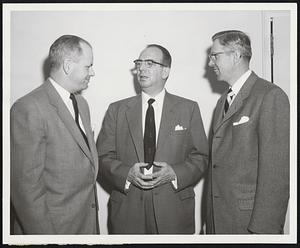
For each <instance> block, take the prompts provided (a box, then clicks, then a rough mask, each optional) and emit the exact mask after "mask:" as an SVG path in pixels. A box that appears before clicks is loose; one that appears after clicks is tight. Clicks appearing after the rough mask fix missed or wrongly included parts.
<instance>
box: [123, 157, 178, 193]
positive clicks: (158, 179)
mask: <svg viewBox="0 0 300 248" xmlns="http://www.w3.org/2000/svg"><path fill="white" fill-rule="evenodd" d="M146 166H147V163H135V164H134V165H133V166H132V167H131V169H130V170H129V173H128V178H127V179H128V181H130V182H131V183H133V184H134V185H136V186H137V187H139V188H142V189H152V188H155V187H157V186H159V185H162V184H165V183H168V182H170V181H172V180H174V179H175V178H176V174H175V172H174V170H173V168H172V166H170V165H169V164H167V163H165V162H154V166H156V167H159V168H160V169H159V170H158V171H156V172H154V173H152V174H148V175H144V174H143V173H142V172H141V169H143V168H144V167H146Z"/></svg>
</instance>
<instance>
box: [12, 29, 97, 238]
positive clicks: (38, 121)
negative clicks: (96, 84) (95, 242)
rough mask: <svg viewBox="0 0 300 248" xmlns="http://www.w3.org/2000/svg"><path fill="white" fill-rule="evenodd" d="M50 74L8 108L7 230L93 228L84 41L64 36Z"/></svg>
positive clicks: (93, 169) (88, 65)
mask: <svg viewBox="0 0 300 248" xmlns="http://www.w3.org/2000/svg"><path fill="white" fill-rule="evenodd" d="M49 62H50V66H51V71H50V77H49V78H48V79H47V80H46V82H45V83H44V84H42V85H41V86H40V87H38V88H36V89H35V90H33V91H32V92H30V93H29V94H27V95H25V96H24V97H22V98H20V99H19V100H18V101H16V102H15V103H14V105H13V106H12V108H11V126H10V128H11V201H12V205H13V208H14V209H15V214H16V219H15V222H14V232H13V234H97V233H99V227H98V219H97V218H98V202H97V193H96V177H97V172H98V157H97V150H96V146H95V142H94V139H93V134H92V130H91V125H90V113H89V107H88V104H87V102H86V100H85V99H84V98H83V97H81V96H80V95H79V92H80V91H82V90H84V89H86V88H87V87H88V83H89V80H90V77H92V76H94V71H93V69H92V65H93V53H92V47H91V45H90V44H89V43H88V42H87V41H85V40H83V39H82V38H80V37H77V36H73V35H64V36H61V37H60V38H58V39H57V40H56V41H55V42H54V43H53V44H52V46H51V48H50V52H49Z"/></svg>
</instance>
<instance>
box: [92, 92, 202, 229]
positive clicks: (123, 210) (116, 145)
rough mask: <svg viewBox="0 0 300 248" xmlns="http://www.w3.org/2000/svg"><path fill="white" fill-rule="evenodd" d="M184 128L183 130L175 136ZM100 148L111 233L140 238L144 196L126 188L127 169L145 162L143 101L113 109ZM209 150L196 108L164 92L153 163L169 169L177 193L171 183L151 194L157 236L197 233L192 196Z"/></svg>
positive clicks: (118, 104) (134, 100) (116, 105)
mask: <svg viewBox="0 0 300 248" xmlns="http://www.w3.org/2000/svg"><path fill="white" fill-rule="evenodd" d="M176 125H180V126H182V127H184V128H186V129H185V130H179V131H175V126H176ZM97 148H98V153H99V166H100V173H103V176H104V177H106V179H107V180H109V182H110V183H111V185H112V186H113V191H112V194H111V196H110V204H109V206H110V209H109V211H110V214H109V219H110V222H111V224H112V232H113V233H136V234H138V233H140V230H142V225H143V216H141V209H142V208H143V205H142V196H143V193H142V192H143V191H142V190H141V189H139V188H137V187H135V186H134V185H132V184H131V185H130V189H129V192H128V193H127V194H126V193H125V192H124V186H125V182H126V178H127V175H128V171H129V169H130V168H131V167H132V166H133V165H134V164H135V163H137V162H143V161H144V149H143V132H142V97H141V95H138V96H135V97H131V98H128V99H125V100H122V101H119V102H116V103H113V104H111V105H110V106H109V108H108V110H107V113H106V115H105V118H104V122H103V125H102V129H101V131H100V134H99V137H98V140H97ZM207 156H208V145H207V139H206V135H205V132H204V128H203V124H202V119H201V116H200V111H199V107H198V104H197V103H196V102H193V101H190V100H188V99H184V98H181V97H178V96H174V95H171V94H169V93H167V92H166V95H165V99H164V104H163V111H162V117H161V124H160V130H159V133H158V141H157V150H156V155H155V161H161V162H167V163H168V164H170V165H171V166H172V167H173V169H174V171H175V173H176V175H177V180H178V189H177V190H174V188H173V187H172V183H171V182H170V183H167V184H164V185H162V186H159V187H157V188H155V189H153V190H152V193H153V204H154V211H155V218H156V223H157V228H158V232H159V233H160V234H162V233H170V234H172V233H173V234H175V233H194V231H195V227H194V225H195V224H194V222H195V220H194V204H195V202H194V196H195V194H194V190H193V185H194V184H196V183H197V182H198V181H199V179H200V177H201V176H202V175H203V172H204V171H205V169H206V167H207Z"/></svg>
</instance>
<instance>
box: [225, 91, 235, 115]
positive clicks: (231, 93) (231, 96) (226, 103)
mask: <svg viewBox="0 0 300 248" xmlns="http://www.w3.org/2000/svg"><path fill="white" fill-rule="evenodd" d="M233 96H234V93H233V91H232V89H231V88H229V90H228V92H227V98H226V101H225V105H224V114H226V112H227V111H228V109H229V106H230V103H231V101H232V98H233Z"/></svg>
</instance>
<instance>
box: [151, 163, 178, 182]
mask: <svg viewBox="0 0 300 248" xmlns="http://www.w3.org/2000/svg"><path fill="white" fill-rule="evenodd" d="M153 164H154V166H156V167H160V170H159V171H157V172H154V173H153V174H152V177H153V178H154V179H153V180H152V184H153V186H154V187H157V186H159V185H162V184H165V183H168V182H171V181H173V180H175V178H176V174H175V172H174V170H173V168H172V166H170V165H169V164H167V163H166V162H154V163H153Z"/></svg>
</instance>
